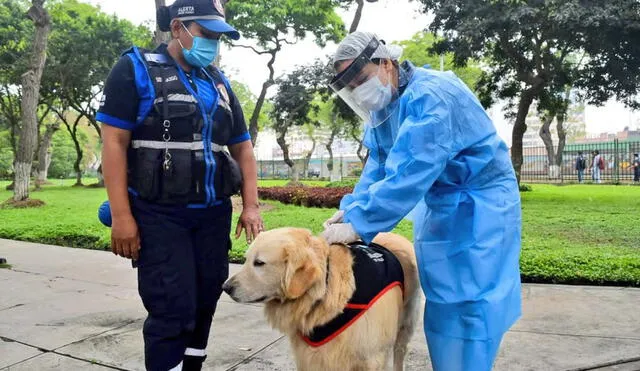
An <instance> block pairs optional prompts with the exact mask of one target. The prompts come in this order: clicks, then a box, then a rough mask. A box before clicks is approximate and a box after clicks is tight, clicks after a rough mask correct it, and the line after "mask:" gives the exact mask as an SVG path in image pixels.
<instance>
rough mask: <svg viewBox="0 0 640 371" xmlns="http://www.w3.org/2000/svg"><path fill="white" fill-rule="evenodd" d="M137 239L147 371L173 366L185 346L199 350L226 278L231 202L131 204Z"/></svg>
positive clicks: (205, 339) (203, 344)
mask: <svg viewBox="0 0 640 371" xmlns="http://www.w3.org/2000/svg"><path fill="white" fill-rule="evenodd" d="M132 211H133V214H134V217H135V219H136V221H137V223H138V229H139V233H140V240H141V245H142V247H141V250H140V259H139V261H138V291H139V293H140V297H141V298H142V302H143V304H144V306H145V308H146V309H147V312H148V317H147V319H146V320H145V323H144V328H143V334H144V342H145V364H146V368H147V369H148V370H152V371H156V370H157V371H166V370H170V369H171V368H173V367H175V366H176V365H178V364H179V363H180V362H181V361H182V360H183V359H184V355H185V351H186V350H187V348H190V349H196V350H204V349H206V346H207V340H208V338H209V331H210V328H211V321H212V317H213V314H214V312H215V309H216V304H217V302H218V299H219V298H220V295H221V293H222V284H223V283H224V281H225V280H226V279H227V277H228V275H229V263H228V250H229V247H230V246H231V241H230V238H229V233H230V229H231V204H230V202H225V203H224V204H223V205H221V206H218V207H213V208H209V209H187V208H175V207H167V206H160V205H155V204H150V203H146V202H143V201H140V200H132Z"/></svg>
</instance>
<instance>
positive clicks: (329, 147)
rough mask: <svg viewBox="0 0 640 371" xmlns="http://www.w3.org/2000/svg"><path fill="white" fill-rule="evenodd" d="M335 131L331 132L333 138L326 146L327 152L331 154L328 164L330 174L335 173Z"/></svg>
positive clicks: (330, 138)
mask: <svg viewBox="0 0 640 371" xmlns="http://www.w3.org/2000/svg"><path fill="white" fill-rule="evenodd" d="M335 136H336V135H335V131H333V130H332V131H331V136H330V137H329V141H328V142H327V144H325V146H324V147H325V148H326V149H327V152H329V161H328V162H327V170H329V173H331V172H332V171H333V148H332V147H333V141H334V140H335Z"/></svg>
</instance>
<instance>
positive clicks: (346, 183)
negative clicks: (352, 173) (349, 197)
mask: <svg viewBox="0 0 640 371" xmlns="http://www.w3.org/2000/svg"><path fill="white" fill-rule="evenodd" d="M356 183H358V179H344V180H341V181H339V182H331V183H329V184H327V185H326V186H325V187H328V188H344V187H351V188H353V187H355V186H356Z"/></svg>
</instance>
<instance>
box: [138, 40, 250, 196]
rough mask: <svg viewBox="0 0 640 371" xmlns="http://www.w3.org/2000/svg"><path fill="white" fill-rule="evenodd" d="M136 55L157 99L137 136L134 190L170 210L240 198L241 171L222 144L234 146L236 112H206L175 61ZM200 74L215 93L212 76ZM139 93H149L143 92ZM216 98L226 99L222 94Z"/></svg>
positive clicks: (144, 115)
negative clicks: (222, 97) (171, 208)
mask: <svg viewBox="0 0 640 371" xmlns="http://www.w3.org/2000/svg"><path fill="white" fill-rule="evenodd" d="M134 52H135V51H134ZM133 55H134V57H137V58H138V60H140V61H142V62H143V63H144V66H145V68H146V69H147V71H143V72H145V75H146V76H148V77H147V78H146V80H149V81H148V87H149V88H152V89H149V90H152V93H150V94H149V95H150V98H149V99H148V100H149V104H148V106H149V109H148V110H147V111H146V112H143V113H142V114H141V115H140V116H141V117H139V121H140V122H141V123H142V124H141V125H139V126H138V127H137V128H136V129H135V130H134V131H133V133H132V141H131V147H130V151H129V169H128V170H129V186H130V188H132V189H133V190H134V191H135V192H136V193H137V195H138V197H139V198H141V199H143V200H147V201H153V202H156V203H160V204H169V205H213V204H215V202H216V200H220V199H224V198H228V197H231V196H233V195H235V194H238V193H239V191H240V189H241V187H242V173H241V171H240V167H239V165H238V163H237V162H236V161H235V160H234V159H233V158H232V157H231V155H230V154H229V152H228V151H227V149H226V147H225V146H224V145H221V144H219V143H226V142H227V141H228V140H229V138H228V137H227V136H228V135H230V134H227V133H230V132H231V128H232V126H233V116H232V115H231V112H226V111H225V110H223V109H218V108H219V107H218V104H214V108H213V111H212V112H207V111H206V109H205V107H204V105H203V103H202V102H201V101H199V99H198V96H197V93H196V91H195V89H194V88H193V87H192V86H191V85H190V83H189V82H188V81H184V80H185V79H183V78H182V77H181V76H180V73H181V71H180V70H179V69H178V67H177V66H176V65H175V63H174V62H173V61H172V60H171V59H170V58H167V57H166V56H164V55H162V54H141V53H139V52H136V53H134V54H133ZM143 55H144V57H143ZM198 72H200V73H201V75H202V77H201V78H203V79H207V80H211V84H212V87H214V89H215V86H216V81H215V79H214V78H213V76H211V75H210V73H205V72H204V71H198ZM214 72H215V71H214ZM194 73H196V72H195V71H194ZM136 74H138V71H136ZM217 76H218V78H219V79H221V80H222V81H223V82H224V83H225V84H228V83H227V82H226V80H223V78H222V77H221V75H217ZM136 77H137V78H136V80H137V84H140V82H139V81H138V75H136ZM138 91H144V89H141V88H140V87H139V86H138ZM214 93H217V95H216V97H217V99H221V98H220V95H221V94H220V93H219V92H218V91H217V90H216V91H214ZM215 125H218V127H214V126H215ZM220 128H223V129H225V130H222V129H220Z"/></svg>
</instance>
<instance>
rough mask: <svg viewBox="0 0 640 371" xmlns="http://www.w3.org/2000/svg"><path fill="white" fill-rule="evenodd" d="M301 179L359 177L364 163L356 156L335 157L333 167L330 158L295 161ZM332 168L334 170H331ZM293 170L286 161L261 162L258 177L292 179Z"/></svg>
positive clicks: (259, 162)
mask: <svg viewBox="0 0 640 371" xmlns="http://www.w3.org/2000/svg"><path fill="white" fill-rule="evenodd" d="M293 162H294V163H295V168H296V169H297V171H298V174H299V176H300V179H331V178H336V177H339V178H349V177H358V176H360V174H361V173H362V162H361V161H360V159H359V158H358V157H356V156H353V157H351V156H349V157H339V156H338V157H334V158H333V167H332V166H331V161H330V159H329V157H328V156H327V157H320V158H312V159H311V160H309V163H306V160H305V159H294V160H293ZM330 167H332V169H333V170H330ZM292 172H293V171H292V169H291V168H290V167H289V166H288V165H287V164H286V163H285V162H284V160H259V161H258V177H259V178H260V179H291V178H292V176H291V175H292Z"/></svg>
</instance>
